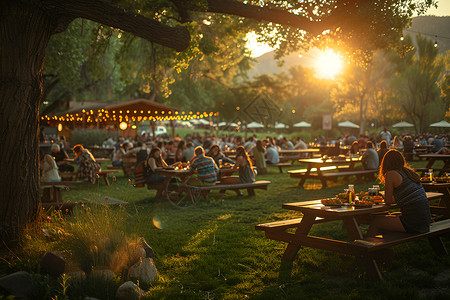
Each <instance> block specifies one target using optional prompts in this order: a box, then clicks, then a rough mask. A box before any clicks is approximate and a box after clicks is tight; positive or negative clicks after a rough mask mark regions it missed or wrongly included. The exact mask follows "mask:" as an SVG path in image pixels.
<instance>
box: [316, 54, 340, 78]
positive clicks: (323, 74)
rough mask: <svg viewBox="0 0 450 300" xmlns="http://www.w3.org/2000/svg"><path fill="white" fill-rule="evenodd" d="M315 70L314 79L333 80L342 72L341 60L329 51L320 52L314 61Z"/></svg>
mask: <svg viewBox="0 0 450 300" xmlns="http://www.w3.org/2000/svg"><path fill="white" fill-rule="evenodd" d="M315 70H316V77H318V78H324V79H333V78H334V77H335V76H336V75H337V74H339V73H340V72H341V70H342V58H341V56H340V55H339V54H337V53H335V52H333V50H331V49H327V50H325V51H321V53H320V54H319V55H318V57H317V60H316V64H315Z"/></svg>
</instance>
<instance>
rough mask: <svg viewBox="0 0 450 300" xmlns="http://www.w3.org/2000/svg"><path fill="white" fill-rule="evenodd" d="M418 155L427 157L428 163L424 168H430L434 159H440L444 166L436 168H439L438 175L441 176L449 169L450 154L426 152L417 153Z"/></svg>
mask: <svg viewBox="0 0 450 300" xmlns="http://www.w3.org/2000/svg"><path fill="white" fill-rule="evenodd" d="M419 157H421V158H426V159H428V163H427V165H426V167H425V169H432V167H433V165H434V163H435V162H436V161H439V160H442V161H443V162H444V166H443V167H442V168H441V169H438V170H439V175H438V176H442V175H443V174H444V173H445V172H449V171H450V154H436V153H428V154H422V155H419Z"/></svg>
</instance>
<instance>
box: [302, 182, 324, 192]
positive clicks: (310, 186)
mask: <svg viewBox="0 0 450 300" xmlns="http://www.w3.org/2000/svg"><path fill="white" fill-rule="evenodd" d="M303 188H304V189H305V190H320V189H321V188H322V183H320V182H317V181H312V182H311V181H310V182H305V184H304V185H303Z"/></svg>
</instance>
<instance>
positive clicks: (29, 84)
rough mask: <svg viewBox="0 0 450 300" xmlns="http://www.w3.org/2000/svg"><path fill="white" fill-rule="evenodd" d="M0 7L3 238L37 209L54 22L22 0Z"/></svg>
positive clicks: (0, 218)
mask: <svg viewBox="0 0 450 300" xmlns="http://www.w3.org/2000/svg"><path fill="white" fill-rule="evenodd" d="M0 12H1V13H0V14H1V16H0V116H1V117H0V138H1V141H2V145H1V147H0V166H1V170H2V171H1V172H0V237H1V239H2V240H3V241H6V240H11V239H12V238H14V237H15V236H16V235H17V233H18V232H19V230H20V229H21V228H22V227H23V226H24V225H26V224H27V223H28V222H29V221H30V219H32V218H33V216H34V215H35V214H36V212H37V209H38V204H39V172H38V170H39V161H38V138H37V132H38V124H39V103H40V99H41V96H42V93H41V91H42V67H43V64H44V58H45V49H46V47H47V43H48V41H49V39H50V35H51V33H52V32H53V24H52V22H51V21H50V20H49V17H48V15H47V14H44V13H43V12H42V11H41V10H40V9H39V8H38V7H34V6H31V5H29V6H28V5H23V3H22V2H21V1H2V3H1V5H0Z"/></svg>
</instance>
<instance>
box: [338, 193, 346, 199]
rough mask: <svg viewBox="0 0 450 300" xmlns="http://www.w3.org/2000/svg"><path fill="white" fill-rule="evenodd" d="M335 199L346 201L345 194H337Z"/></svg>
mask: <svg viewBox="0 0 450 300" xmlns="http://www.w3.org/2000/svg"><path fill="white" fill-rule="evenodd" d="M336 198H339V199H342V200H346V199H347V193H345V192H344V193H339V194H337V195H336Z"/></svg>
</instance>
